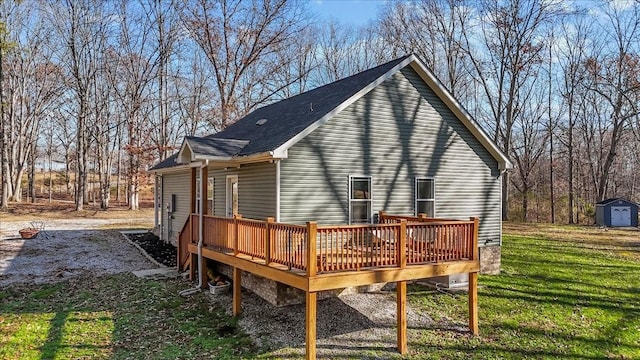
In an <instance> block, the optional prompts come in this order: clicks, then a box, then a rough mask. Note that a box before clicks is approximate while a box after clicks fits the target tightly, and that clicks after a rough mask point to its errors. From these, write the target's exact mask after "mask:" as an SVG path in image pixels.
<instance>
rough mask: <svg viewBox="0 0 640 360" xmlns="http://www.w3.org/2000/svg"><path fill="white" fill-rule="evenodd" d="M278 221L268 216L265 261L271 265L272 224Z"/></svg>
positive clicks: (265, 236)
mask: <svg viewBox="0 0 640 360" xmlns="http://www.w3.org/2000/svg"><path fill="white" fill-rule="evenodd" d="M275 221H276V219H275V218H273V217H268V218H267V223H266V224H265V229H264V263H265V265H269V263H271V226H270V225H271V224H273V223H274V222H275Z"/></svg>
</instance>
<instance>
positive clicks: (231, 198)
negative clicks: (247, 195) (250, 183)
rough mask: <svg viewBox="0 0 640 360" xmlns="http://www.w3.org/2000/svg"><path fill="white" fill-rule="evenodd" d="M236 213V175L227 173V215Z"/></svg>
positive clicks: (231, 215)
mask: <svg viewBox="0 0 640 360" xmlns="http://www.w3.org/2000/svg"><path fill="white" fill-rule="evenodd" d="M233 215H238V175H227V216H228V217H233Z"/></svg>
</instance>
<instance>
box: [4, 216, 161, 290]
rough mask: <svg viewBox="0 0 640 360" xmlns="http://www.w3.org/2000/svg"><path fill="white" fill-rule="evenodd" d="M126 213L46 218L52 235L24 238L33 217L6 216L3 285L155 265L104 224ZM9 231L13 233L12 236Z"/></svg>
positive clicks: (145, 267) (124, 221) (49, 280)
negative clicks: (12, 219)
mask: <svg viewBox="0 0 640 360" xmlns="http://www.w3.org/2000/svg"><path fill="white" fill-rule="evenodd" d="M119 221H120V222H123V227H126V221H127V220H126V219H121V220H109V219H72V220H50V221H47V222H46V224H45V225H46V233H47V234H48V238H47V237H45V236H42V234H40V235H39V236H38V237H37V238H36V239H30V240H22V239H20V238H19V236H18V235H17V234H18V230H19V229H22V228H25V227H30V226H31V224H30V223H29V222H19V221H18V222H2V223H0V234H5V235H4V236H3V237H2V239H1V240H0V288H2V287H5V286H8V285H10V284H15V283H28V282H31V283H36V284H39V283H49V282H56V281H60V280H63V279H67V278H70V277H75V276H78V275H83V274H93V275H96V276H99V275H104V274H116V273H121V272H127V271H133V270H142V269H150V268H155V267H157V266H156V265H154V264H152V263H151V262H150V261H149V260H147V258H145V257H144V256H143V255H142V254H140V252H139V251H138V250H137V249H136V248H135V247H134V246H132V245H131V244H130V243H129V242H127V241H126V240H125V239H124V237H123V236H122V235H121V234H120V233H119V232H118V231H116V230H99V227H100V226H103V225H106V224H114V223H117V222H119ZM6 234H13V235H12V236H8V235H6Z"/></svg>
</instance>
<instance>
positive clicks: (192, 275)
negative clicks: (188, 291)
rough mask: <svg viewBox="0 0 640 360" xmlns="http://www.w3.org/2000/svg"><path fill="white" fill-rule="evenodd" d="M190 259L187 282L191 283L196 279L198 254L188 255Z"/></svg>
mask: <svg viewBox="0 0 640 360" xmlns="http://www.w3.org/2000/svg"><path fill="white" fill-rule="evenodd" d="M189 257H191V261H189V262H190V263H191V265H189V281H193V280H195V279H196V266H197V264H198V254H196V253H191V254H190V255H189Z"/></svg>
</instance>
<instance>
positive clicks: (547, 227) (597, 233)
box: [503, 223, 640, 260]
mask: <svg viewBox="0 0 640 360" xmlns="http://www.w3.org/2000/svg"><path fill="white" fill-rule="evenodd" d="M503 231H504V233H505V234H510V235H514V236H527V237H534V238H544V239H548V240H556V241H564V242H571V243H572V244H575V245H576V246H579V247H583V248H587V249H595V250H600V251H606V252H608V253H609V254H610V255H613V256H617V257H620V258H633V259H637V260H640V229H638V228H624V229H613V228H602V227H598V226H589V225H553V224H526V223H504V226H503Z"/></svg>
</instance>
